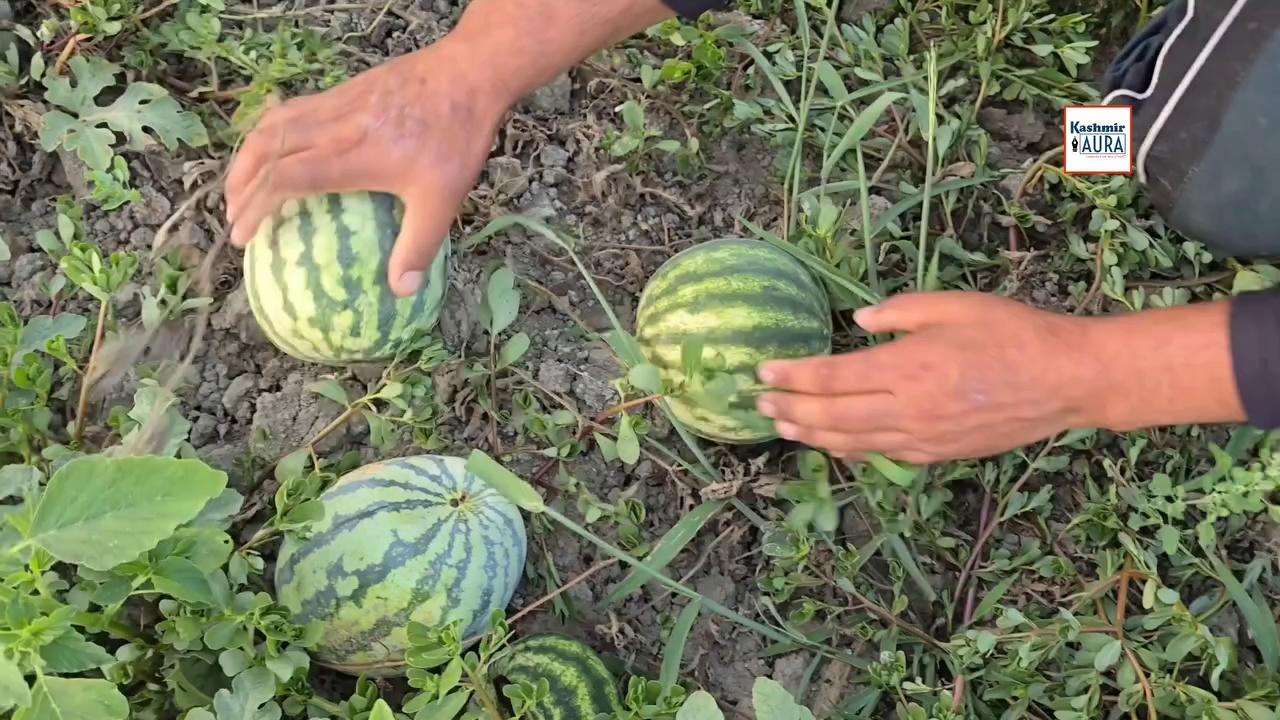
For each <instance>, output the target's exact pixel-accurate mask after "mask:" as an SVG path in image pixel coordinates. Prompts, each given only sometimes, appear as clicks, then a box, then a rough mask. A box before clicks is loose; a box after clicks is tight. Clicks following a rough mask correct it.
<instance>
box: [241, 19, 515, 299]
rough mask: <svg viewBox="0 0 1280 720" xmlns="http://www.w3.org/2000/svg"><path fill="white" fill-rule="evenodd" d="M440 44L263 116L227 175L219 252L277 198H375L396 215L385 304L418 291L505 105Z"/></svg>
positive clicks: (274, 206) (248, 230)
mask: <svg viewBox="0 0 1280 720" xmlns="http://www.w3.org/2000/svg"><path fill="white" fill-rule="evenodd" d="M465 52H467V48H466V47H465V45H460V44H455V43H454V42H453V41H451V40H450V39H449V38H448V36H446V38H445V39H443V40H441V41H439V42H437V43H436V44H434V45H431V46H428V47H427V48H425V49H423V50H419V51H417V52H415V53H412V54H409V55H404V56H400V57H398V58H395V59H393V60H390V61H388V62H386V63H385V64H382V65H379V66H377V67H374V68H373V69H370V70H367V71H365V72H364V73H361V74H360V75H357V76H355V77H353V78H351V79H350V80H348V81H346V82H344V83H342V84H340V85H338V86H336V87H333V88H331V89H329V90H326V91H324V92H320V93H316V94H314V95H307V96H303V97H297V98H293V99H290V100H288V101H286V102H284V103H282V104H280V105H278V106H276V107H274V108H272V109H270V110H268V111H267V112H266V113H265V114H264V115H263V116H262V118H261V119H260V120H259V121H258V123H257V125H256V126H255V127H254V129H253V131H252V132H251V133H249V135H248V137H247V138H246V140H245V142H244V144H243V146H242V147H241V149H240V151H239V153H238V154H237V155H236V157H235V160H234V161H233V162H232V165H231V168H230V171H229V173H228V175H227V183H226V198H227V220H228V222H230V223H231V226H232V232H231V242H232V244H234V245H236V246H238V247H244V246H245V245H246V244H247V243H248V242H249V241H250V240H251V239H252V238H253V236H254V233H255V231H256V229H257V227H258V225H259V223H261V222H262V221H263V220H265V219H266V218H268V217H270V216H271V215H272V214H273V213H274V212H276V211H277V210H278V209H279V208H280V206H281V205H282V204H283V203H284V202H285V201H286V200H288V199H291V198H298V197H304V196H307V195H312V194H317V193H322V192H347V191H355V190H370V191H383V192H389V193H393V194H395V195H397V196H399V197H400V199H401V201H402V202H403V203H404V206H405V215H404V220H403V223H402V225H401V230H400V236H399V237H398V238H397V240H396V244H395V248H394V250H393V251H392V253H391V257H390V259H389V261H388V267H387V281H388V284H389V285H390V287H391V289H392V291H393V292H394V293H396V294H397V295H401V296H404V295H410V294H413V293H414V292H416V291H417V290H418V289H419V288H420V287H421V284H422V281H423V277H424V273H425V271H426V270H427V269H428V267H429V266H430V265H431V262H432V260H433V259H434V258H435V255H436V252H437V251H438V250H439V248H440V245H441V242H442V241H443V239H444V237H445V236H446V234H447V233H448V230H449V224H450V222H452V220H453V218H454V216H455V215H456V214H457V210H458V207H459V206H460V205H461V203H462V201H463V199H464V198H465V197H466V194H467V193H468V192H469V191H470V190H471V188H472V187H473V186H474V185H475V182H476V180H477V179H478V178H479V175H480V171H481V169H482V167H483V165H484V161H485V158H486V157H487V156H488V153H489V150H490V148H491V147H492V144H493V138H494V135H495V133H496V132H497V128H498V124H499V122H500V121H501V118H502V115H503V113H505V111H506V109H507V107H508V106H509V104H510V102H511V101H512V100H513V98H511V97H510V94H509V93H508V92H507V91H506V90H505V89H504V88H502V87H499V86H497V85H495V84H493V83H492V81H491V80H490V78H489V77H480V76H477V75H475V74H474V73H475V72H476V68H477V63H476V62H474V61H471V60H470V59H469V58H466V57H464V56H463V53H465Z"/></svg>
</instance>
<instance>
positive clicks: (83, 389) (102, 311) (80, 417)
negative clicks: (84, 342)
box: [75, 298, 111, 445]
mask: <svg viewBox="0 0 1280 720" xmlns="http://www.w3.org/2000/svg"><path fill="white" fill-rule="evenodd" d="M110 304H111V299H110V298H107V299H105V300H103V301H102V303H101V304H100V305H99V306H98V327H97V328H96V329H95V330H94V331H93V347H92V348H91V349H90V350H89V364H88V365H87V366H85V369H84V378H83V379H82V380H81V382H80V401H79V402H78V403H77V404H76V433H75V444H76V445H79V444H80V442H81V441H82V440H83V439H84V421H85V415H86V414H87V413H88V412H89V390H90V388H92V387H93V378H94V377H96V375H95V374H94V365H95V364H96V363H97V362H98V348H99V347H100V346H101V345H102V335H103V331H104V330H105V328H106V326H107V308H108V307H110Z"/></svg>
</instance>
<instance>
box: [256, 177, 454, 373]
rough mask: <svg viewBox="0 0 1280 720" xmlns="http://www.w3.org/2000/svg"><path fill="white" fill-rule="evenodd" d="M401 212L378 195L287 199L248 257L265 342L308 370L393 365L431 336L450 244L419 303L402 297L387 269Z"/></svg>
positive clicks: (389, 199)
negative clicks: (423, 335) (418, 338)
mask: <svg viewBox="0 0 1280 720" xmlns="http://www.w3.org/2000/svg"><path fill="white" fill-rule="evenodd" d="M403 215H404V206H403V204H402V203H401V202H400V199H399V198H398V197H396V196H395V195H390V194H387V193H378V192H350V193H341V194H337V193H329V194H325V195H315V196H311V197H307V198H303V199H301V200H290V201H288V202H287V203H285V204H284V206H283V207H282V208H281V210H280V211H279V212H278V213H277V214H276V215H275V216H274V217H272V218H270V219H268V220H264V221H263V222H262V223H261V224H260V225H259V226H258V231H257V234H256V235H255V236H254V237H253V239H252V240H251V241H250V242H249V244H248V246H247V247H246V248H245V256H244V284H245V290H246V292H247V295H248V297H249V308H250V309H251V310H252V312H253V316H254V318H255V319H256V320H257V322H258V325H259V326H261V328H262V332H263V334H264V335H266V337H267V339H268V340H270V341H271V343H272V344H274V345H275V346H276V347H277V348H279V349H280V350H281V351H283V352H285V353H287V354H289V355H291V356H293V357H295V358H297V359H299V360H302V361H304V362H312V363H317V364H322V365H348V364H352V363H363V362H377V361H383V360H388V359H390V358H392V357H394V356H395V355H396V354H397V352H399V351H400V350H402V349H404V348H405V347H406V346H407V344H408V343H409V341H411V340H413V339H414V336H415V334H416V333H418V332H426V331H429V330H430V329H431V328H433V327H434V326H435V324H436V321H437V320H438V319H439V315H440V308H441V306H442V305H443V304H444V298H445V286H446V284H447V278H446V269H447V267H448V261H449V253H450V243H449V239H448V238H447V237H446V238H445V239H444V241H443V243H442V245H441V247H440V252H439V253H437V254H436V257H435V260H434V261H433V262H432V265H431V268H430V271H429V272H428V273H427V278H426V281H425V282H424V283H423V287H422V289H421V290H419V291H418V293H417V294H415V295H412V296H409V297H405V298H398V297H396V296H395V295H394V294H392V292H391V288H390V287H389V286H388V284H387V261H388V259H389V258H390V256H391V248H392V246H393V245H394V244H395V241H396V237H397V235H398V233H399V231H400V222H401V218H402V217H403Z"/></svg>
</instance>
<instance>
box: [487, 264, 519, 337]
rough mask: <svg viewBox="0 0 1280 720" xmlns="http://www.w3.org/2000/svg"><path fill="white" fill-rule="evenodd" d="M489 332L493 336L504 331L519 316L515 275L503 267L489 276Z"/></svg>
mask: <svg viewBox="0 0 1280 720" xmlns="http://www.w3.org/2000/svg"><path fill="white" fill-rule="evenodd" d="M486 298H487V299H488V308H489V332H490V333H491V334H493V335H497V334H498V333H500V332H502V331H503V330H506V329H507V327H508V326H510V325H511V323H513V322H515V319H516V316H518V315H519V314H520V289H519V288H517V287H515V273H513V272H511V269H510V268H508V267H506V266H503V267H500V268H498V269H497V270H494V271H493V274H492V275H490V276H489V285H488V293H487V295H486Z"/></svg>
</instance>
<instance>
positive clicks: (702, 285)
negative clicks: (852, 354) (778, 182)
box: [635, 239, 832, 443]
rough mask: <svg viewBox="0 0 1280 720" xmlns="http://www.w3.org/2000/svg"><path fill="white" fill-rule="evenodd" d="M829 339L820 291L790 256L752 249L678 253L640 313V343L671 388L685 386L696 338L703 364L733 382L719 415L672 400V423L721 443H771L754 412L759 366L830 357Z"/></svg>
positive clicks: (702, 247) (752, 244)
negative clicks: (686, 350)
mask: <svg viewBox="0 0 1280 720" xmlns="http://www.w3.org/2000/svg"><path fill="white" fill-rule="evenodd" d="M831 335H832V323H831V306H830V303H829V301H828V299H827V293H826V289H825V288H824V287H823V285H822V284H821V283H820V282H819V281H818V280H817V279H816V278H815V277H814V276H813V274H812V273H810V272H809V270H808V268H806V267H805V266H804V265H803V264H802V263H800V262H799V261H798V260H796V259H795V258H793V257H792V256H791V255H790V254H788V253H787V252H785V251H783V250H781V249H779V248H776V247H773V246H772V245H770V244H768V243H764V242H758V241H754V240H743V239H723V240H712V241H709V242H705V243H701V244H699V245H695V246H693V247H691V248H689V249H687V250H684V251H682V252H680V253H678V254H677V255H675V256H674V257H672V258H671V259H669V260H667V262H665V263H663V265H662V266H661V267H659V268H658V270H657V272H655V273H654V275H653V277H652V278H650V280H649V283H648V284H647V285H646V286H645V289H644V291H643V292H642V293H641V295H640V301H639V304H638V306H637V309H636V332H635V336H636V340H637V342H638V343H639V344H640V347H641V350H642V351H643V352H644V354H645V356H646V358H647V359H648V361H649V362H650V363H652V364H653V365H655V366H657V367H658V368H659V369H661V370H662V372H663V374H664V376H665V377H666V379H667V380H668V381H669V382H671V383H673V384H677V385H678V384H679V383H682V382H684V381H685V377H684V373H683V368H684V362H683V345H684V342H685V340H687V339H694V338H697V339H701V341H702V343H703V357H704V358H705V359H708V360H709V359H711V358H713V357H717V356H719V357H720V358H722V360H723V362H724V366H723V368H722V371H723V372H727V373H730V374H732V375H733V376H734V377H735V380H736V381H737V387H738V393H737V394H736V395H735V396H734V397H733V398H731V399H730V402H729V408H728V409H727V410H726V411H724V412H720V411H718V410H716V409H714V408H711V407H700V406H698V405H697V404H696V402H695V401H694V400H693V399H692V398H686V397H670V398H668V401H669V405H670V407H671V410H672V413H673V414H674V415H675V416H676V418H677V419H679V420H680V421H681V422H682V423H683V424H685V425H687V426H688V427H689V429H690V430H692V431H693V432H694V433H696V434H698V435H700V436H702V437H704V438H706V439H709V440H713V441H717V442H725V443H756V442H763V441H766V440H772V439H774V438H776V437H777V433H776V430H775V429H774V426H773V422H772V421H771V420H769V419H768V418H766V417H764V416H763V415H760V414H759V413H758V412H756V410H755V399H756V397H757V396H758V395H759V393H760V392H761V391H763V390H764V389H765V388H764V386H763V385H762V384H761V383H760V382H759V380H758V379H757V376H756V372H757V369H758V367H759V365H760V363H762V362H764V361H765V360H770V359H778V358H799V357H811V356H815V355H826V354H829V353H830V352H831Z"/></svg>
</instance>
